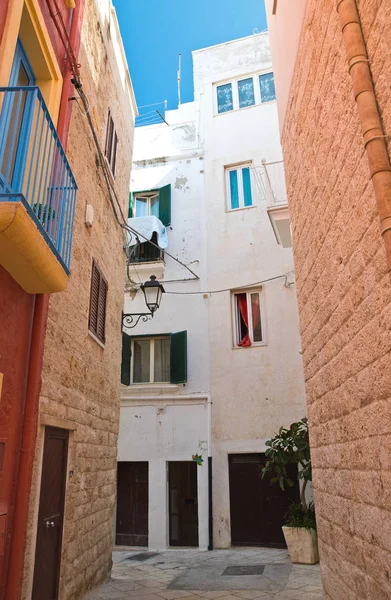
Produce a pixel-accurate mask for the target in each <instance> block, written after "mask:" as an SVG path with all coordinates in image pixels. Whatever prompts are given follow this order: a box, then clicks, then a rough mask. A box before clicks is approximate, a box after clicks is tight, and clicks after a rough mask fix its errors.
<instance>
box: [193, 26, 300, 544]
mask: <svg viewBox="0 0 391 600" xmlns="http://www.w3.org/2000/svg"><path fill="white" fill-rule="evenodd" d="M267 41H268V36H267V34H258V35H254V36H251V37H249V38H244V39H242V40H237V41H235V42H229V43H227V44H222V45H220V46H217V47H212V48H209V49H204V50H201V51H197V52H194V53H193V57H194V69H195V74H194V78H195V82H196V100H199V102H200V113H201V115H202V118H201V131H202V140H203V145H204V151H205V190H206V192H205V204H206V207H207V210H206V211H205V214H206V217H207V220H206V228H207V233H206V237H207V247H208V250H207V255H208V286H209V289H210V290H218V289H226V288H228V289H231V290H232V289H235V288H239V287H243V286H247V285H249V284H253V283H256V282H259V281H263V280H265V279H269V278H273V277H276V276H279V275H283V274H284V273H288V272H292V271H293V268H294V266H293V256H292V251H291V249H290V248H287V249H285V248H282V246H279V245H278V244H277V242H276V239H275V237H274V234H273V231H272V228H271V225H270V221H269V218H268V215H267V210H266V197H265V194H264V190H263V188H262V187H261V186H260V185H258V184H257V181H256V177H254V171H252V175H253V178H252V191H253V202H254V206H252V207H250V208H245V209H242V210H237V211H227V200H226V193H225V187H226V186H225V178H224V166H227V165H231V164H235V163H238V162H245V161H252V163H253V167H254V168H255V169H258V171H260V168H261V165H262V162H261V161H262V159H265V160H266V161H267V162H272V161H277V160H282V152H281V147H280V143H279V132H278V116H277V106H276V102H275V101H272V102H269V103H265V104H261V105H259V106H253V107H249V108H245V109H239V110H235V111H232V112H227V113H223V114H220V115H214V114H213V95H214V93H215V89H214V88H213V83H215V82H219V81H223V80H224V79H229V78H235V77H237V76H242V75H246V74H251V73H253V72H257V71H268V70H271V67H272V65H271V56H270V50H269V48H268V43H267ZM290 279H291V280H292V278H290ZM262 297H263V305H264V314H265V324H266V345H264V346H252V347H250V348H233V327H232V310H231V294H230V292H224V293H219V294H212V296H211V298H210V301H209V321H210V327H209V349H210V374H211V375H210V381H211V387H210V392H211V397H212V399H213V446H212V448H213V451H212V453H213V461H214V467H213V478H214V486H213V493H214V537H215V540H214V541H215V545H216V546H217V547H228V546H229V545H230V543H231V539H230V510H229V481H228V454H230V453H241V452H263V451H264V450H265V441H266V440H267V439H268V438H269V437H270V436H272V435H273V433H274V432H275V431H276V430H278V428H279V427H280V426H281V425H282V424H284V425H289V424H290V423H291V422H292V421H294V420H298V419H300V418H301V417H302V416H304V414H305V395H304V378H303V372H302V360H301V355H300V338H299V324H298V312H297V302H296V295H295V288H294V285H292V286H289V287H285V278H281V279H277V280H275V281H271V282H267V283H265V284H264V285H263V286H262Z"/></svg>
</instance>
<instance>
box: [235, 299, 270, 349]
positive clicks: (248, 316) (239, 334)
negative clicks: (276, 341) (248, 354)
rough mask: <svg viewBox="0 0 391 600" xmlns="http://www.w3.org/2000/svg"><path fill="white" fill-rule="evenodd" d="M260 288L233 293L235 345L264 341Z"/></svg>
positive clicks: (245, 345) (246, 345)
mask: <svg viewBox="0 0 391 600" xmlns="http://www.w3.org/2000/svg"><path fill="white" fill-rule="evenodd" d="M261 300H262V290H259V289H258V290H256V289H253V290H248V291H243V292H239V293H235V294H233V311H234V329H235V335H234V338H235V346H237V347H241V348H246V347H248V346H252V345H256V344H262V343H264V341H265V340H264V332H263V330H264V327H263V323H262V321H263V318H262V310H261V308H262V304H261Z"/></svg>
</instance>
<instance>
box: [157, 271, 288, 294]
mask: <svg viewBox="0 0 391 600" xmlns="http://www.w3.org/2000/svg"><path fill="white" fill-rule="evenodd" d="M291 273H293V271H288V272H287V273H283V274H282V275H276V276H275V277H269V278H268V279H263V280H262V281H255V282H253V283H248V284H246V285H241V286H240V287H238V288H232V287H229V288H223V289H221V290H212V291H210V292H208V291H203V292H198V291H197V292H168V291H167V290H166V291H165V293H166V294H171V295H175V296H198V295H203V296H204V295H208V296H209V295H210V296H211V295H213V294H221V293H223V292H232V291H233V289H237V290H241V289H243V290H244V289H248V288H250V289H251V288H253V287H255V286H256V285H262V284H263V283H267V282H269V281H276V280H277V279H282V278H283V277H284V278H285V284H284V285H285V287H287V288H288V287H290V286H291V285H293V282H291V283H288V275H290V274H291ZM175 281H193V280H191V279H186V280H181V279H178V280H174V279H173V280H171V281H161V282H160V283H161V284H164V285H166V284H167V283H174V282H175Z"/></svg>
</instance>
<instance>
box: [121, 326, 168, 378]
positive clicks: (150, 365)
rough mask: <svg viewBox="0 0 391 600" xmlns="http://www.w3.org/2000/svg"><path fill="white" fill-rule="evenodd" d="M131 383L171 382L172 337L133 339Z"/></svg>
mask: <svg viewBox="0 0 391 600" xmlns="http://www.w3.org/2000/svg"><path fill="white" fill-rule="evenodd" d="M130 381H131V383H168V382H169V381H170V336H169V335H168V336H167V337H165V336H159V337H155V338H132V340H131V361H130Z"/></svg>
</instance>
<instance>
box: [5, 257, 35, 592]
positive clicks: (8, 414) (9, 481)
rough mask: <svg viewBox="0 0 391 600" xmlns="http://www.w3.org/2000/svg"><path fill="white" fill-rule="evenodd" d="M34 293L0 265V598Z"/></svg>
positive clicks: (7, 553)
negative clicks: (1, 527) (2, 520)
mask: <svg viewBox="0 0 391 600" xmlns="http://www.w3.org/2000/svg"><path fill="white" fill-rule="evenodd" d="M34 301H35V296H31V295H28V294H26V292H24V291H23V290H22V288H21V287H20V286H19V285H18V284H17V283H16V282H15V281H14V280H13V279H12V277H11V276H10V275H9V274H8V273H7V271H5V270H4V269H3V268H2V267H1V266H0V315H1V334H0V373H2V374H3V376H4V379H3V389H2V394H1V398H0V443H2V444H4V446H3V452H4V454H3V464H2V468H1V470H0V515H4V514H5V515H7V517H6V537H5V547H4V554H3V555H0V598H2V597H3V594H4V587H5V577H2V574H3V575H4V574H5V573H6V570H7V562H8V557H9V547H10V541H11V532H12V521H13V516H14V514H13V513H14V510H13V509H14V498H15V489H16V484H17V473H18V459H19V447H20V440H21V434H22V423H23V412H24V403H25V394H26V383H27V369H28V362H29V352H30V336H31V327H32V319H33V311H34Z"/></svg>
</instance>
